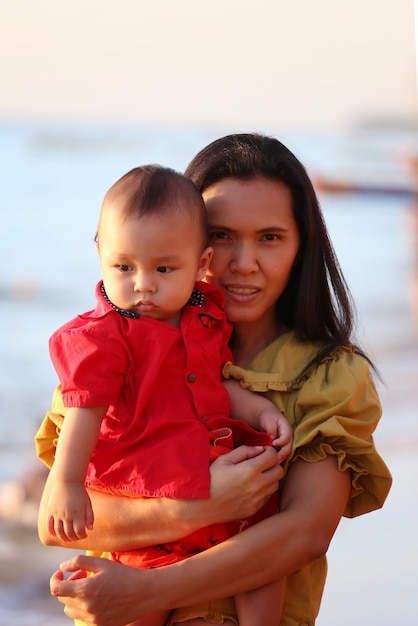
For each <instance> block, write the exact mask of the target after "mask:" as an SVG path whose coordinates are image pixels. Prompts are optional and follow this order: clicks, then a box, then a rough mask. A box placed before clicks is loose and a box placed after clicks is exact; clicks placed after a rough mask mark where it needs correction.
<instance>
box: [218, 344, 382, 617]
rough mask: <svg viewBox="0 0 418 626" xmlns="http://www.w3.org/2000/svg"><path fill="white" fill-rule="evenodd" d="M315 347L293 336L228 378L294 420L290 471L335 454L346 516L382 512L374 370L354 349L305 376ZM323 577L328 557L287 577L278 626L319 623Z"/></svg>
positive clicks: (228, 369) (228, 372) (228, 371)
mask: <svg viewBox="0 0 418 626" xmlns="http://www.w3.org/2000/svg"><path fill="white" fill-rule="evenodd" d="M318 348H319V346H318V345H315V344H310V343H306V342H301V341H299V340H298V339H297V338H296V337H295V334H294V333H293V332H288V333H286V334H284V335H282V336H281V337H279V338H278V339H276V340H275V341H274V342H273V343H271V344H270V345H269V346H267V348H265V349H264V350H262V351H261V352H260V353H259V354H258V355H257V356H256V357H255V359H254V360H253V361H252V363H251V364H250V367H251V369H250V370H248V369H243V368H241V367H238V366H236V365H232V364H228V365H227V366H225V370H224V375H225V376H226V377H227V378H228V377H231V378H235V379H237V380H239V381H240V383H241V385H242V386H244V387H246V388H248V389H251V390H252V391H258V392H262V393H265V394H266V396H267V397H269V398H270V400H272V401H273V402H274V403H275V404H276V406H277V407H278V408H279V409H280V410H281V411H282V412H283V413H284V414H285V416H286V417H287V419H288V420H289V421H290V423H291V425H292V426H293V429H294V443H293V450H292V453H291V455H290V457H289V459H288V462H287V467H288V463H289V462H290V463H291V462H292V461H294V460H295V459H298V458H302V459H303V460H305V461H307V462H311V463H314V462H315V461H320V460H322V459H324V458H325V457H326V456H327V455H329V454H332V455H335V456H336V457H337V459H338V467H339V468H340V469H341V470H346V469H350V470H351V493H350V499H349V501H348V503H347V507H346V509H345V512H344V515H345V516H346V517H355V516H357V515H362V514H364V513H368V512H369V511H373V510H375V509H378V508H380V507H382V506H383V503H384V501H385V499H386V496H387V495H388V493H389V490H390V486H391V484H392V478H391V475H390V472H389V470H388V468H387V466H386V465H385V463H384V462H383V460H382V458H381V457H380V456H379V454H378V453H377V451H376V448H375V446H374V443H373V438H372V433H373V431H374V430H375V428H376V426H377V424H378V422H379V419H380V417H381V414H382V409H381V405H380V402H379V397H378V395H377V392H376V388H375V385H374V382H373V380H372V378H371V373H370V367H369V364H368V363H367V361H366V360H365V359H364V358H362V357H360V356H358V355H356V354H355V353H354V349H353V348H352V347H347V348H339V349H337V350H335V352H334V353H333V354H332V355H331V356H330V357H328V358H326V359H325V360H324V362H323V363H321V364H320V365H319V366H317V367H312V368H310V370H309V371H308V372H307V373H305V374H304V375H303V376H300V372H301V371H302V370H303V369H304V368H305V366H306V365H307V364H308V363H309V362H310V361H311V359H312V358H313V357H314V356H315V354H316V353H317V351H318ZM277 558H280V554H278V555H277ZM326 574H327V561H326V557H325V556H323V557H320V558H319V559H316V560H315V561H313V562H312V563H311V564H310V565H308V566H306V567H304V568H303V569H301V570H300V571H298V572H296V573H295V574H291V575H289V576H288V577H287V584H286V596H285V605H284V609H283V615H282V619H281V622H280V626H296V625H298V626H312V625H313V624H314V623H315V619H316V617H317V615H318V612H319V606H320V603H321V598H322V592H323V589H324V585H325V579H326Z"/></svg>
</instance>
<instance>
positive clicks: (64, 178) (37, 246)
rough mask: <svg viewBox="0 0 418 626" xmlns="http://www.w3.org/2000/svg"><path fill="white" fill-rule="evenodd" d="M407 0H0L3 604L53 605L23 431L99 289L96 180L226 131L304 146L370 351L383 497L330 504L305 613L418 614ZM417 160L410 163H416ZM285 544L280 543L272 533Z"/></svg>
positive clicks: (401, 619) (53, 611)
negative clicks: (325, 568) (389, 480)
mask: <svg viewBox="0 0 418 626" xmlns="http://www.w3.org/2000/svg"><path fill="white" fill-rule="evenodd" d="M416 78H417V74H416V49H415V27H414V3H413V1H412V0H402V2H399V1H398V0H351V2H350V3H346V2H344V3H343V2H335V1H333V0H316V2H312V0H294V2H292V3H290V2H288V1H285V0H258V1H257V2H250V1H248V0H247V1H246V0H240V1H238V0H222V1H221V0H212V1H211V2H210V3H205V4H201V3H198V2H192V0H177V1H175V2H171V1H169V0H166V1H158V0H155V1H153V2H152V3H150V2H144V1H142V0H122V2H119V3H114V2H110V1H109V0H100V1H99V0H89V1H88V2H85V1H84V2H82V1H81V0H72V2H71V3H57V2H54V1H53V0H37V2H34V1H33V2H32V1H31V0H0V81H1V82H0V84H1V96H0V162H1V168H0V190H1V193H0V255H1V257H0V623H1V624H2V626H8V625H9V624H14V626H16V625H17V626H52V625H54V626H58V625H61V623H62V624H66V623H70V622H69V621H68V620H66V619H64V618H63V617H61V613H62V612H61V608H60V605H58V603H56V602H55V601H54V600H52V599H50V598H49V596H48V586H47V585H48V577H49V574H50V573H51V571H53V570H54V569H55V568H56V566H57V564H58V563H59V562H60V560H63V559H64V558H66V557H67V556H68V551H65V550H59V549H57V550H53V549H51V548H49V549H48V548H43V547H41V546H40V545H39V543H38V540H37V535H36V530H35V525H34V520H35V519H36V507H37V498H38V492H39V488H40V486H41V484H42V480H43V478H44V476H43V475H42V474H40V471H41V465H40V464H39V462H38V461H37V460H36V458H35V453H34V449H33V436H34V434H35V431H36V429H37V426H38V424H39V422H40V420H41V419H42V417H43V414H44V413H45V411H46V410H47V409H48V406H49V402H50V397H51V393H52V389H53V388H54V386H55V383H56V377H55V374H54V372H53V370H52V367H51V365H50V363H49V357H48V350H47V341H48V337H49V335H50V334H51V332H52V331H53V330H54V329H55V328H56V327H57V326H59V325H60V324H62V323H63V322H64V321H66V320H67V319H69V318H70V317H72V316H74V315H75V314H76V313H78V312H80V311H83V310H87V309H89V308H92V307H93V306H94V300H93V290H94V285H95V283H96V281H97V279H98V263H97V261H96V258H95V252H94V246H93V242H92V238H93V235H94V232H95V227H96V220H97V216H98V211H99V208H100V204H101V200H102V197H103V194H104V192H105V191H106V189H107V188H108V187H109V186H110V185H111V184H112V183H113V182H114V181H115V180H116V179H117V178H118V177H119V176H120V175H122V174H123V173H124V172H125V171H127V170H128V169H130V168H131V167H133V166H135V165H138V164H141V163H145V162H159V163H162V164H165V165H170V166H172V167H175V168H176V169H179V170H182V169H184V168H185V166H186V165H187V163H188V161H189V160H190V159H191V158H192V157H193V156H194V154H195V153H196V152H197V151H198V150H199V149H201V148H202V147H203V146H204V145H206V144H207V143H208V142H209V141H211V140H213V139H215V138H216V137H218V136H220V135H222V134H225V133H230V132H246V131H260V132H264V133H267V134H272V135H275V136H277V137H278V138H279V139H281V140H282V141H284V143H286V144H287V145H288V147H289V148H290V149H291V150H293V151H294V152H295V153H296V154H297V155H298V156H299V158H300V159H301V160H302V162H303V163H304V164H305V165H306V167H307V169H308V171H309V173H310V174H311V175H312V177H313V179H314V181H315V184H316V186H317V190H318V194H319V197H320V201H321V205H322V207H323V211H324V214H325V218H326V221H327V224H328V227H329V230H330V233H331V237H332V239H333V242H334V244H335V247H336V250H337V254H338V256H339V258H340V261H341V265H342V267H343V270H344V272H345V274H346V277H347V279H348V282H349V284H350V287H351V289H352V292H353V295H354V297H355V299H356V301H357V304H358V308H359V316H360V320H359V328H358V338H359V341H360V342H361V343H362V344H363V345H364V346H365V348H366V349H367V350H368V351H369V352H370V354H371V356H372V358H374V359H375V360H376V362H377V364H378V366H379V368H380V370H381V372H382V375H383V377H384V379H385V385H384V386H383V385H380V392H381V396H382V402H383V405H384V417H383V419H382V422H381V424H380V426H379V429H378V432H377V433H376V441H377V444H378V448H379V450H380V451H381V453H382V455H383V456H384V458H385V460H386V461H387V463H388V465H389V466H390V468H391V470H392V472H393V475H394V479H395V482H394V487H393V490H392V492H391V494H390V496H389V498H388V501H387V503H386V505H385V507H384V508H383V509H382V510H381V511H378V512H375V513H372V514H370V515H368V516H364V517H362V518H359V519H356V520H343V521H342V523H341V525H340V528H339V529H338V532H337V534H336V537H335V539H334V541H333V544H332V547H331V549H330V552H329V557H330V559H329V560H330V572H329V578H328V583H327V588H326V594H325V597H324V602H323V608H322V610H321V614H320V617H319V619H318V626H331V625H332V624H335V623H338V624H339V625H340V626H349V625H350V626H351V625H352V624H353V623H354V624H357V625H359V626H370V624H379V626H386V625H388V626H389V624H390V625H391V626H392V625H393V624H394V623H399V624H402V623H411V622H413V621H414V620H415V621H416V619H417V618H418V609H417V606H416V602H414V600H415V594H416V582H417V580H418V566H417V557H418V537H417V534H416V530H415V520H416V516H417V513H418V498H417V495H418V494H417V487H416V485H417V479H418V460H417V457H418V454H417V452H418V420H417V418H416V416H417V404H418V391H417V380H418V288H417V284H418V278H417V276H418V218H417V214H418V207H417V205H416V204H415V201H416V198H414V193H413V192H414V190H416V187H415V185H416V180H417V178H418V176H417V171H416V169H415V168H416V167H417V166H416V161H415V160H414V159H416V158H417V155H418V114H417V80H416ZM414 163H415V165H414ZM278 558H280V555H278Z"/></svg>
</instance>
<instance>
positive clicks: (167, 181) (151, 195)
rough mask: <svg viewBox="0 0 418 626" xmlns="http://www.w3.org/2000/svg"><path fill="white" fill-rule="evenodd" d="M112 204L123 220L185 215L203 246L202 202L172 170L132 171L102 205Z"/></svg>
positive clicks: (191, 185) (144, 168) (154, 167)
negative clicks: (190, 220) (184, 212)
mask: <svg viewBox="0 0 418 626" xmlns="http://www.w3.org/2000/svg"><path fill="white" fill-rule="evenodd" d="M115 201H117V204H118V206H119V208H121V209H122V211H123V213H124V214H125V216H126V217H128V216H129V217H130V216H137V217H138V218H140V217H144V216H148V215H151V214H159V215H163V214H164V213H168V212H170V213H172V212H175V211H178V212H182V211H187V212H189V213H190V215H191V216H192V217H193V219H195V220H196V224H197V226H198V228H199V230H201V232H202V241H203V247H204V246H206V245H207V242H208V223H207V215H206V208H205V204H204V202H203V198H202V196H201V194H200V192H199V191H198V189H197V187H196V186H195V185H194V183H192V182H191V180H190V179H189V178H187V177H186V176H184V175H183V174H180V173H179V172H177V171H176V170H174V169H171V168H169V167H163V166H161V165H142V166H140V167H135V168H134V169H132V170H130V171H129V172H127V173H126V174H124V175H123V176H122V177H121V178H119V180H117V181H116V182H115V183H114V184H113V185H112V186H111V187H110V189H109V190H108V191H107V193H106V195H105V197H104V201H103V204H108V203H114V202H115Z"/></svg>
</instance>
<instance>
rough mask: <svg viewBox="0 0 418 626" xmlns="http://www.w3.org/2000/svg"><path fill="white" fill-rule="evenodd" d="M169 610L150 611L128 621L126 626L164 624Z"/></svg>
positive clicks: (162, 625)
mask: <svg viewBox="0 0 418 626" xmlns="http://www.w3.org/2000/svg"><path fill="white" fill-rule="evenodd" d="M170 613H171V611H160V612H158V613H151V615H146V616H145V617H141V619H137V620H135V622H129V624H126V626H164V625H165V623H166V622H167V620H168V618H169V616H170Z"/></svg>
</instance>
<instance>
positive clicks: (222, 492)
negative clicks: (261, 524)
mask: <svg viewBox="0 0 418 626" xmlns="http://www.w3.org/2000/svg"><path fill="white" fill-rule="evenodd" d="M210 473H211V490H210V493H211V497H210V500H209V501H208V505H209V511H208V513H209V514H210V520H209V521H208V523H214V522H228V521H231V520H235V519H241V518H246V517H250V516H251V515H254V513H256V511H258V510H259V509H260V508H261V507H262V506H263V505H264V504H265V503H266V502H267V500H268V499H269V498H270V496H271V495H272V494H273V493H274V492H276V491H277V489H278V484H279V480H281V479H282V478H283V468H282V467H281V466H280V465H279V464H278V456H277V451H276V450H275V449H274V448H270V447H266V448H263V447H261V446H257V447H250V446H240V447H239V448H236V449H235V450H232V451H231V452H228V453H227V454H224V455H222V456H220V457H218V458H217V459H216V461H214V462H213V464H212V465H211V469H210Z"/></svg>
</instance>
